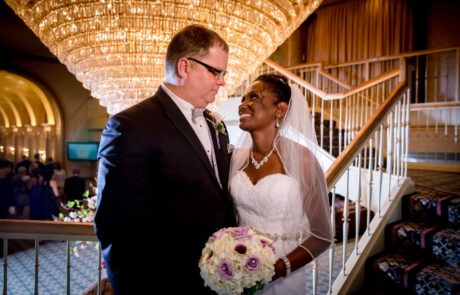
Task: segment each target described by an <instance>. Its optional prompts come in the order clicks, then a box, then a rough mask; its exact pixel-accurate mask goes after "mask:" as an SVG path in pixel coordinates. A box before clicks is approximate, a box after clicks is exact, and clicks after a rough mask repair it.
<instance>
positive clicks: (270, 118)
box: [238, 81, 278, 131]
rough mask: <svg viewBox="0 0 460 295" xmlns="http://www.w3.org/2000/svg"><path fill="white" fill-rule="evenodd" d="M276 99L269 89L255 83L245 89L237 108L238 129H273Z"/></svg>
mask: <svg viewBox="0 0 460 295" xmlns="http://www.w3.org/2000/svg"><path fill="white" fill-rule="evenodd" d="M277 111H278V103H277V99H276V97H275V95H274V93H273V92H272V91H270V87H267V84H265V83H264V82H262V81H256V82H254V83H252V84H251V86H249V88H248V89H246V92H245V93H244V95H243V97H242V99H241V104H240V106H239V108H238V114H239V116H240V128H241V129H243V130H245V131H251V130H256V129H265V128H273V129H274V128H275V122H276V120H275V118H276V112H277Z"/></svg>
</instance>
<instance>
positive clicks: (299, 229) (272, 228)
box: [230, 171, 308, 294]
mask: <svg viewBox="0 0 460 295" xmlns="http://www.w3.org/2000/svg"><path fill="white" fill-rule="evenodd" d="M230 192H231V194H232V197H233V199H234V201H235V206H236V209H237V211H238V215H239V221H240V225H242V226H251V227H253V228H255V229H257V230H259V231H262V232H264V233H267V234H270V235H278V236H282V237H283V238H280V239H278V240H276V241H275V243H274V244H273V246H274V248H275V253H276V256H277V257H281V256H285V255H286V254H288V253H289V252H290V251H292V249H294V248H295V247H297V246H298V244H299V239H300V240H304V239H305V235H303V236H302V235H300V236H299V233H303V234H304V233H305V232H307V231H308V228H307V227H308V222H307V221H306V217H304V211H303V206H302V198H301V195H300V188H299V184H298V182H297V181H296V180H295V179H294V178H292V177H290V176H288V175H284V174H280V173H278V174H272V175H267V176H265V177H264V178H262V179H260V180H259V181H258V182H257V183H256V184H255V185H254V184H253V183H252V182H251V180H250V179H249V177H248V176H247V174H246V173H245V172H244V171H238V172H237V173H236V174H235V175H234V176H233V177H232V179H230ZM261 293H262V294H305V273H304V271H303V270H302V269H299V270H298V271H295V272H294V273H292V274H291V276H289V278H287V279H278V280H277V281H276V282H274V283H272V284H269V285H267V286H266V287H265V289H264V290H263V292H261ZM261 293H257V294H261Z"/></svg>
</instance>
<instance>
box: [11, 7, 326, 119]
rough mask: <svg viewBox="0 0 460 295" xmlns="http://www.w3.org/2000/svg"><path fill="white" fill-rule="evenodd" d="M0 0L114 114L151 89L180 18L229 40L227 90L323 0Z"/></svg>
mask: <svg viewBox="0 0 460 295" xmlns="http://www.w3.org/2000/svg"><path fill="white" fill-rule="evenodd" d="M5 1H6V3H7V4H8V5H9V6H10V7H11V8H12V9H13V10H14V11H15V12H16V14H18V15H19V17H21V18H22V19H23V20H24V22H25V23H26V24H27V25H28V26H29V27H30V28H31V29H32V31H33V32H34V33H35V34H36V35H37V36H38V37H39V38H40V40H41V41H42V42H43V43H44V44H45V45H46V46H47V47H48V48H49V49H50V50H51V52H52V53H53V54H54V55H56V56H57V57H58V59H59V61H60V62H62V63H63V64H65V65H66V66H67V68H68V70H69V71H70V72H71V73H73V74H74V75H75V76H76V77H77V79H78V80H79V81H81V82H82V83H83V86H84V87H85V88H87V89H89V90H90V91H91V94H92V96H93V97H95V98H97V99H99V100H100V104H101V105H103V106H105V107H107V112H108V113H109V114H114V113H116V112H118V111H120V110H122V109H125V108H127V107H129V106H131V105H133V104H135V103H137V102H139V101H141V100H142V99H145V98H147V97H149V96H151V95H153V94H154V93H155V91H156V89H157V87H158V86H159V85H160V84H161V83H162V82H163V80H164V56H165V54H166V47H167V45H168V43H169V41H170V39H171V38H172V36H173V35H174V34H175V33H176V32H177V31H179V30H180V29H182V28H183V27H185V26H186V25H189V24H193V23H194V24H201V25H203V26H206V27H208V28H210V29H212V30H214V31H216V32H218V33H219V34H220V35H221V36H222V37H223V38H224V39H225V40H226V41H227V42H228V44H229V46H230V53H229V63H228V75H227V76H226V87H225V89H223V90H224V92H228V91H231V90H232V89H233V88H234V87H237V86H238V85H239V84H240V83H241V81H243V80H244V79H245V78H246V77H247V75H248V74H250V73H251V72H253V71H254V70H255V69H256V68H257V67H258V66H259V65H260V64H261V63H262V62H263V61H264V60H265V59H267V58H268V56H269V55H270V54H271V53H272V52H273V51H274V50H275V49H276V48H277V47H278V46H279V45H280V44H281V43H282V42H283V41H284V40H285V39H286V38H287V37H289V35H290V34H291V33H292V32H293V31H294V30H295V29H296V28H297V27H298V26H299V25H300V24H301V23H302V22H303V21H304V20H305V19H306V18H307V17H308V15H310V14H311V13H312V12H313V11H314V10H315V9H316V8H317V7H318V5H319V4H320V3H321V1H322V0H304V1H302V0H165V1H148V0H5Z"/></svg>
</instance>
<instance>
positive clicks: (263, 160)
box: [251, 145, 275, 169]
mask: <svg viewBox="0 0 460 295" xmlns="http://www.w3.org/2000/svg"><path fill="white" fill-rule="evenodd" d="M274 150H275V145H273V147H272V149H271V150H270V152H268V154H267V155H266V156H265V157H263V158H262V160H260V162H257V161H256V159H254V152H253V151H252V150H251V163H252V165H254V168H256V169H259V168H260V167H262V166H263V165H264V164H265V163H267V162H268V158H269V157H270V156H271V155H272V153H273V151H274Z"/></svg>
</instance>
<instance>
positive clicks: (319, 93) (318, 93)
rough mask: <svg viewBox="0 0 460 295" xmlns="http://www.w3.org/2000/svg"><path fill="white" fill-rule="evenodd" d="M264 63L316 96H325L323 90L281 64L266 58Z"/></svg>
mask: <svg viewBox="0 0 460 295" xmlns="http://www.w3.org/2000/svg"><path fill="white" fill-rule="evenodd" d="M265 63H266V64H267V65H269V66H270V67H272V68H273V69H275V70H277V71H278V72H280V73H281V74H283V75H284V76H286V77H287V78H288V79H289V80H292V81H294V82H295V83H297V84H299V85H301V86H302V87H305V88H306V89H308V91H310V92H312V93H313V94H315V95H316V96H319V97H322V98H324V97H326V93H325V92H324V91H322V90H320V89H318V88H316V87H315V86H313V85H311V84H310V83H308V82H307V81H305V80H304V79H302V78H300V77H299V76H297V75H295V74H293V73H291V72H290V71H288V70H286V69H285V68H283V67H282V66H280V65H278V64H277V63H275V62H274V61H272V60H266V61H265Z"/></svg>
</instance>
